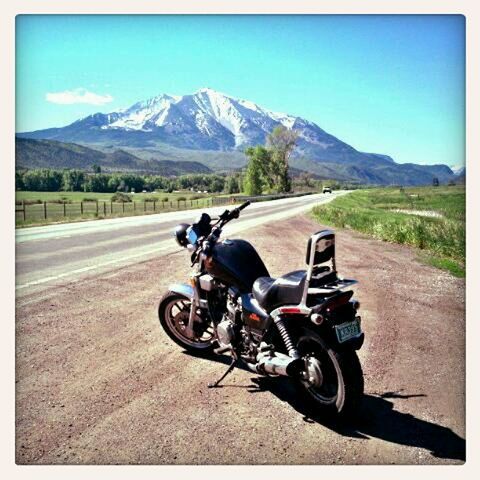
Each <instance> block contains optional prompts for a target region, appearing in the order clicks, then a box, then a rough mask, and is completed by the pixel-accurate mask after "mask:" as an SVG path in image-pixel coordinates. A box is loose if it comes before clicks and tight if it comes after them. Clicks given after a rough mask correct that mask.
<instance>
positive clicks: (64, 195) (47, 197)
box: [15, 191, 212, 202]
mask: <svg viewBox="0 0 480 480" xmlns="http://www.w3.org/2000/svg"><path fill="white" fill-rule="evenodd" d="M112 195H113V193H96V192H23V191H22V192H20V191H19V192H15V200H16V201H17V202H18V201H20V202H21V201H22V200H25V201H35V200H40V201H41V202H56V201H61V200H65V201H67V202H68V201H71V202H81V201H84V200H85V199H95V200H99V201H100V200H101V201H106V202H109V201H110V199H111V198H112ZM129 195H130V197H131V198H132V200H135V201H136V202H143V201H144V200H145V199H146V198H147V199H149V198H153V197H156V198H157V199H158V200H159V201H161V200H162V199H164V198H168V200H169V201H170V200H171V201H174V202H175V201H176V200H177V198H179V197H185V198H186V199H187V200H190V199H191V198H192V197H196V198H198V197H202V198H210V197H212V194H211V193H210V194H203V193H202V194H201V193H195V192H175V193H167V192H162V191H160V192H157V193H153V192H150V193H135V194H133V195H132V194H129Z"/></svg>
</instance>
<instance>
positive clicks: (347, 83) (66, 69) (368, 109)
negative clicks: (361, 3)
mask: <svg viewBox="0 0 480 480" xmlns="http://www.w3.org/2000/svg"><path fill="white" fill-rule="evenodd" d="M16 27H17V28H16V54H17V60H16V62H17V65H16V66H17V68H16V75H17V76H16V86H17V92H16V94H17V97H16V102H17V118H16V130H17V131H19V132H20V131H30V130H36V129H42V128H48V127H56V126H57V127H58V126H63V125H67V124H69V123H71V122H73V121H75V120H77V119H78V118H80V117H83V116H86V115H89V114H90V113H94V112H98V111H101V112H110V111H114V110H116V109H118V108H123V107H127V106H129V105H131V104H132V103H134V102H136V101H138V100H143V99H146V98H149V97H151V96H154V95H158V94H160V93H171V94H177V95H183V94H187V93H193V92H194V91H196V90H198V89H199V88H201V87H210V88H213V89H215V90H218V91H220V92H223V93H226V94H229V95H231V96H233V97H238V98H244V99H248V100H252V101H254V102H256V103H258V104H260V105H262V106H264V107H266V108H269V109H271V110H276V111H281V112H285V113H289V114H294V115H299V116H302V117H304V118H307V119H308V120H311V121H314V122H315V123H317V124H318V125H319V126H320V127H322V128H323V129H325V130H326V131H327V132H329V133H331V134H332V135H335V136H337V137H338V138H340V139H341V140H343V141H345V142H347V143H349V144H350V145H352V146H353V147H355V148H357V149H358V150H361V151H368V152H376V153H384V154H388V155H391V156H392V157H393V158H394V159H395V160H396V161H397V162H401V163H405V162H414V163H422V164H432V163H446V164H448V165H456V164H461V163H464V155H465V152H464V135H465V133H464V132H465V124H464V109H465V98H464V96H465V93H464V83H465V76H464V68H465V65H464V57H465V54H464V51H465V43H464V33H465V31H464V29H465V21H464V17H463V16H459V15H448V16H445V15H443V16H442V15H424V16H421V15H415V16H409V15H405V16H404V15H399V16H393V15H392V16H381V15H379V16H369V15H364V16H355V15H349V16H341V15H339V16H328V15H325V16H313V15H310V16H248V15H246V16H193V15H192V16H186V15H184V16H114V15H106V16H101V15H98V16H63V15H49V16H41V15H28V16H25V15H23V16H18V17H17V25H16ZM80 101H81V102H86V103H76V102H80Z"/></svg>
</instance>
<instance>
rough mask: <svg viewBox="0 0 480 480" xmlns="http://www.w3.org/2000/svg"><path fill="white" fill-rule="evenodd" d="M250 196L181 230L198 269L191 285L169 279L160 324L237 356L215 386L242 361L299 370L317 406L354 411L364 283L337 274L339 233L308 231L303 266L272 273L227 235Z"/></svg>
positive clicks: (203, 349)
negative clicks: (356, 295)
mask: <svg viewBox="0 0 480 480" xmlns="http://www.w3.org/2000/svg"><path fill="white" fill-rule="evenodd" d="M249 204H250V202H246V203H244V204H242V205H241V206H239V207H237V208H234V209H233V210H231V211H230V210H225V211H224V212H223V213H222V214H221V215H220V216H219V217H218V218H216V219H213V220H212V219H211V217H210V216H209V215H208V214H206V213H202V214H201V216H200V218H199V220H198V221H197V222H196V223H194V224H192V225H189V224H185V223H182V224H180V225H178V226H177V227H176V228H175V232H174V235H175V238H176V240H177V242H178V244H179V245H180V246H182V247H184V248H186V249H187V250H188V251H190V253H191V262H192V265H191V266H192V267H194V266H196V269H195V271H194V273H193V274H192V275H191V278H190V282H189V283H188V284H174V285H170V287H169V290H168V292H167V293H166V294H165V295H164V296H163V297H162V299H161V300H160V304H159V308H158V314H159V319H160V324H161V326H162V327H163V329H164V330H165V332H166V333H167V335H168V336H169V337H170V338H171V339H172V340H173V341H174V342H175V343H177V344H178V345H180V346H181V347H183V348H184V349H186V350H187V351H191V352H195V353H197V354H205V355H211V354H213V353H215V354H218V355H222V354H227V353H228V354H230V355H231V357H232V360H231V364H230V366H229V368H228V370H227V371H226V372H225V373H224V374H223V375H222V376H221V377H220V378H219V379H218V380H217V381H216V382H214V383H212V384H209V385H208V386H209V387H212V388H213V387H218V386H219V385H220V382H221V381H222V380H223V379H224V378H225V377H226V375H228V373H230V372H231V371H232V370H233V368H234V367H235V366H236V365H238V364H239V363H243V365H244V366H246V367H247V368H248V369H249V370H251V371H253V372H255V373H257V374H260V375H266V376H284V377H290V378H292V379H293V380H294V381H295V382H296V383H297V385H298V388H299V390H298V391H299V393H302V394H303V395H304V399H305V400H306V401H309V402H310V403H312V404H313V406H314V407H315V408H317V410H321V412H320V411H319V413H328V414H331V415H334V416H346V415H349V414H351V413H353V412H354V411H355V410H356V408H357V406H358V404H359V402H360V400H361V397H362V395H363V388H364V381H363V372H362V368H361V365H360V361H359V359H358V356H357V353H356V351H357V350H358V349H360V348H361V346H362V344H363V340H364V333H363V332H362V329H361V318H360V316H359V315H358V314H357V311H358V309H359V306H360V304H359V302H358V301H357V300H355V299H353V298H352V295H353V291H352V290H351V287H352V286H353V285H354V284H356V283H357V281H356V280H351V279H344V278H340V277H339V276H338V275H337V271H336V264H335V234H334V232H333V231H331V230H321V231H319V232H317V233H315V234H313V235H312V236H311V238H310V239H309V240H308V244H307V253H306V264H307V268H306V270H297V271H294V272H290V273H287V274H286V275H283V276H281V277H279V278H272V277H270V276H269V273H268V270H267V268H266V266H265V265H264V263H263V261H262V260H261V258H260V256H259V255H258V253H257V251H256V250H255V248H254V247H253V246H252V245H251V244H250V243H248V242H247V241H245V240H230V239H224V240H221V239H220V236H221V233H222V229H223V228H224V226H225V225H226V224H227V223H228V222H230V221H231V220H234V219H236V218H238V217H239V215H240V212H241V211H242V210H243V209H244V208H246V207H247V206H248V205H249Z"/></svg>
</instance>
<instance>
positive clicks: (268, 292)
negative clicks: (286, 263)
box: [252, 270, 307, 313]
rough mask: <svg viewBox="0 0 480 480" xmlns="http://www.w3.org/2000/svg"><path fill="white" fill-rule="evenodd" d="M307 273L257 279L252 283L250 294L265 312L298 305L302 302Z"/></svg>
mask: <svg viewBox="0 0 480 480" xmlns="http://www.w3.org/2000/svg"><path fill="white" fill-rule="evenodd" d="M306 278H307V272H306V271H305V270H296V271H294V272H290V273H287V274H286V275H283V276H282V277H279V278H272V277H259V278H257V279H256V280H255V282H254V283H253V288H252V294H253V297H254V298H255V299H256V300H257V302H258V304H259V305H260V306H261V307H262V308H263V309H264V310H265V311H267V312H269V313H270V312H271V311H272V310H274V309H275V308H277V307H280V306H282V305H298V304H299V303H300V301H301V300H302V294H303V290H304V288H305V280H306Z"/></svg>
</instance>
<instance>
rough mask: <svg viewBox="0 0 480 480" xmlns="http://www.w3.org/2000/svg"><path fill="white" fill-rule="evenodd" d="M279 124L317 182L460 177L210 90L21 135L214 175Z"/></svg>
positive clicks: (238, 162) (296, 159)
mask: <svg viewBox="0 0 480 480" xmlns="http://www.w3.org/2000/svg"><path fill="white" fill-rule="evenodd" d="M278 125H283V126H285V127H286V128H289V129H295V130H296V131H297V132H298V134H299V136H298V141H297V147H296V149H295V153H294V155H293V157H292V159H291V164H292V166H293V167H296V168H298V169H301V170H306V171H310V172H312V173H314V174H316V175H317V176H319V177H323V178H334V179H338V180H355V181H359V182H362V183H371V184H404V185H415V184H416V185H420V184H431V183H432V179H433V177H437V178H438V179H439V180H440V181H441V182H445V181H448V180H451V179H453V178H455V175H454V173H453V172H452V170H451V169H450V168H449V167H448V166H447V165H416V164H413V163H407V164H398V163H396V162H395V161H394V160H393V159H392V158H391V157H389V156H388V155H383V154H378V153H366V152H360V151H358V150H356V149H355V148H353V147H352V146H350V145H348V144H347V143H345V142H344V141H342V140H340V139H338V138H336V137H334V136H333V135H331V134H329V133H327V132H326V131H325V130H323V129H322V128H320V127H319V126H318V125H317V124H315V123H313V122H311V121H309V120H306V119H304V118H301V117H298V116H293V115H288V114H284V113H278V112H273V111H271V110H268V109H265V108H263V107H261V106H259V105H257V104H256V103H253V102H251V101H249V100H241V99H236V98H233V97H230V96H228V95H225V94H223V93H219V92H217V91H215V90H212V89H210V88H202V89H200V90H198V91H197V92H195V93H193V94H191V95H183V96H175V95H167V94H163V95H159V96H156V97H153V98H150V99H148V100H145V101H141V102H137V103H135V104H134V105H132V106H131V107H129V108H126V109H122V110H119V111H116V112H111V113H95V114H93V115H89V116H87V117H85V118H82V119H80V120H77V121H75V122H73V123H72V124H70V125H67V126H65V127H60V128H49V129H45V130H37V131H33V132H23V133H17V137H20V138H30V139H48V140H57V141H61V142H75V143H78V144H82V145H87V146H93V147H94V148H98V149H100V150H102V151H103V152H105V153H111V152H112V151H115V150H116V149H122V151H124V152H125V153H130V154H133V155H135V156H137V157H139V158H143V159H149V160H151V159H152V158H153V159H155V160H152V161H160V160H166V159H171V160H180V161H183V160H196V161H199V162H201V163H203V164H204V165H206V166H207V167H209V168H211V169H214V170H228V169H234V168H238V167H241V166H243V165H245V163H246V158H245V155H244V154H243V153H242V152H243V150H244V149H245V147H247V146H250V145H257V144H264V143H265V139H266V136H267V135H268V134H269V133H270V132H271V131H272V130H273V129H274V128H275V127H276V126H278Z"/></svg>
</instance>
